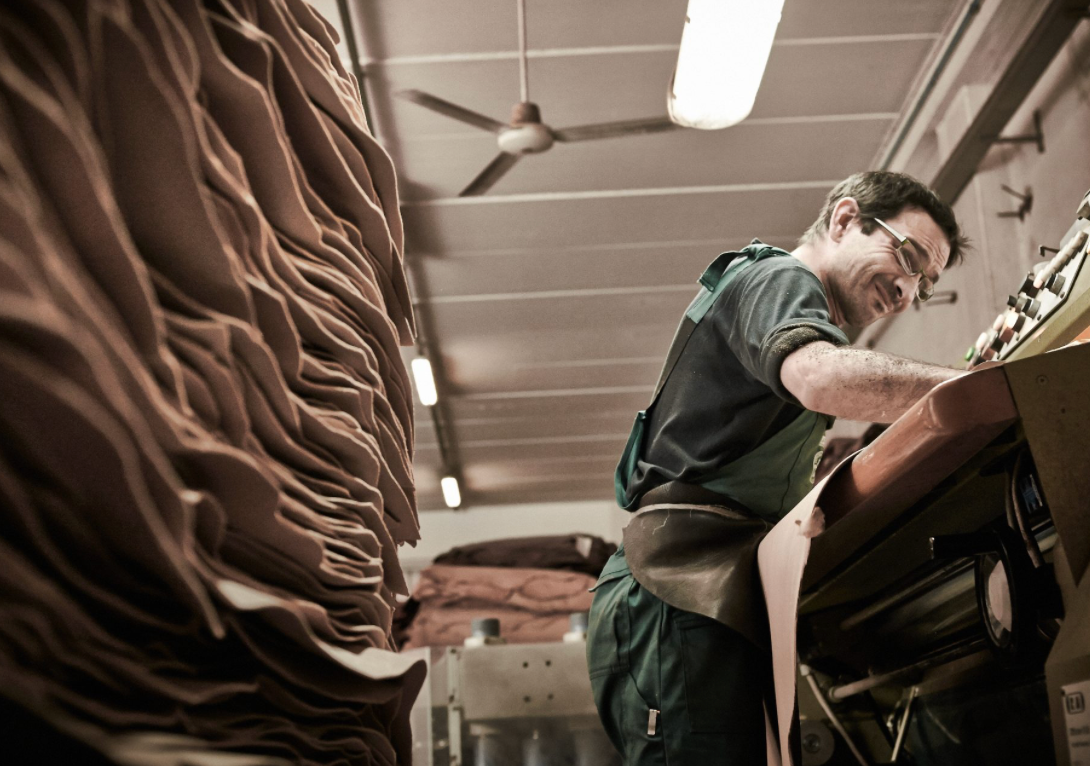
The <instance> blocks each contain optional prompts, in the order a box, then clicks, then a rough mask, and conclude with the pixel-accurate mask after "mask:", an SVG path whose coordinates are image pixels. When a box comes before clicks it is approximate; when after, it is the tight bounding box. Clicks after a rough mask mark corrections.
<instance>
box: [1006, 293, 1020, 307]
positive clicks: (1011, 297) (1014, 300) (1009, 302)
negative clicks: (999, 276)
mask: <svg viewBox="0 0 1090 766" xmlns="http://www.w3.org/2000/svg"><path fill="white" fill-rule="evenodd" d="M1017 302H1018V296H1016V295H1008V296H1007V305H1008V306H1010V307H1011V308H1014V304H1016V303H1017Z"/></svg>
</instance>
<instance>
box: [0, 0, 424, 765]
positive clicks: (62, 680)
mask: <svg viewBox="0 0 1090 766" xmlns="http://www.w3.org/2000/svg"><path fill="white" fill-rule="evenodd" d="M403 237H404V234H403V229H402V224H401V220H400V213H399V210H398V195H397V187H396V179H395V178H394V175H393V166H392V164H391V162H390V159H389V157H388V156H387V155H386V153H385V152H384V150H383V149H382V148H381V147H380V146H379V145H378V144H377V143H376V142H375V140H374V139H373V138H372V136H371V135H370V133H369V131H368V129H367V126H366V122H365V118H364V115H363V111H362V106H361V104H360V102H359V97H358V83H355V82H354V80H352V78H351V76H350V75H349V74H348V73H347V72H346V71H345V70H344V67H343V66H342V65H341V64H340V62H339V60H338V59H337V54H336V47H335V43H334V40H333V39H332V37H331V28H330V27H329V26H328V25H327V24H325V23H324V22H323V21H322V20H321V19H320V18H319V17H318V16H317V15H316V14H315V13H314V12H313V11H312V10H311V9H310V8H309V6H307V5H306V4H305V3H303V2H287V1H286V0H270V2H261V3H246V2H237V3H234V2H218V1H214V0H209V2H207V3H206V2H202V1H201V0H178V2H167V1H166V0H75V1H74V2H64V3H62V2H59V1H58V0H38V2H35V3H23V4H15V5H14V6H13V7H7V6H5V7H4V8H3V9H2V10H0V432H2V433H3V434H4V438H3V439H2V440H0V560H2V561H3V562H4V566H3V567H0V688H2V689H3V695H4V697H5V704H11V705H14V706H16V707H18V708H19V709H20V710H21V711H23V713H24V714H25V715H26V716H28V717H30V718H35V717H36V718H38V719H40V720H42V722H43V726H44V728H45V729H47V730H51V731H55V732H57V736H56V738H55V740H56V743H57V753H58V754H59V753H62V752H65V750H64V748H63V743H62V739H63V738H65V737H67V738H69V739H70V740H74V741H78V742H82V743H84V744H85V745H87V746H89V747H90V748H91V749H92V750H93V751H95V752H97V753H100V754H102V755H103V756H104V757H105V758H106V759H107V760H109V761H112V762H115V763H133V764H136V763H141V764H145V763H161V764H179V765H180V764H182V763H186V764H209V765H210V764H224V765H225V766H227V765H228V764H240V765H241V764H243V763H247V764H265V763H268V764H272V763H298V764H320V763H343V762H352V763H368V764H370V763H375V764H394V763H398V762H406V761H407V760H408V757H409V756H408V753H409V750H410V749H411V738H410V732H409V730H408V711H409V708H410V707H411V705H412V702H413V699H414V698H415V696H416V694H417V692H418V691H419V689H420V687H421V684H422V683H423V680H424V668H423V665H422V664H420V663H414V662H410V661H408V660H407V659H406V658H405V657H403V656H401V655H399V654H397V652H396V646H395V645H394V643H393V639H392V614H393V606H394V594H395V593H405V592H406V585H405V580H404V577H403V575H402V572H401V568H400V565H399V563H398V560H397V546H398V545H400V544H402V543H405V542H415V541H416V540H417V539H418V537H419V530H418V525H417V519H416V509H415V501H414V496H413V495H414V488H413V477H412V468H411V466H412V462H411V458H412V447H413V423H412V402H411V398H410V391H411V389H410V385H409V381H408V375H407V371H406V369H405V367H404V365H403V363H402V361H401V357H400V350H399V345H400V344H401V343H405V342H408V341H410V340H411V333H412V327H413V320H412V310H411V304H410V301H409V299H408V290H407V282H406V278H405V274H404V270H403V263H402V252H403ZM27 728H28V730H29V729H30V728H32V727H27ZM9 734H16V735H17V733H9ZM9 739H10V738H9ZM52 740H53V738H49V737H46V738H43V739H42V741H41V742H39V745H38V747H37V755H38V757H39V758H40V759H42V760H50V753H49V745H50V742H51V741H52ZM8 746H9V748H12V749H14V750H17V749H18V739H17V736H16V738H15V739H13V740H11V741H9V743H8ZM54 760H55V759H54ZM61 760H63V758H62V759H61Z"/></svg>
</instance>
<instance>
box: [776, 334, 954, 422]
mask: <svg viewBox="0 0 1090 766" xmlns="http://www.w3.org/2000/svg"><path fill="white" fill-rule="evenodd" d="M962 374H964V370H953V369H950V368H948V367H939V366H937V365H933V364H924V363H922V362H914V361H912V360H911V359H903V358H901V357H899V356H892V355H890V354H883V353H880V352H878V351H868V350H866V349H861V348H852V347H850V346H834V345H833V344H832V343H828V342H826V341H815V342H814V343H807V344H806V345H805V346H802V347H801V348H799V349H798V350H796V351H793V352H792V353H791V354H790V355H789V356H788V357H787V358H786V359H785V360H784V362H783V366H782V367H781V368H780V381H781V382H782V383H783V385H784V388H786V389H787V390H788V391H790V392H791V394H792V395H794V397H795V398H796V399H798V400H799V402H800V403H801V404H802V406H803V407H805V408H806V409H808V410H812V411H814V412H823V413H825V414H827V415H835V416H837V417H841V418H848V419H849V420H866V421H870V422H872V423H892V422H893V421H894V420H896V419H897V418H899V417H900V416H901V415H903V414H904V413H905V411H906V410H908V409H909V408H910V407H911V406H912V405H913V404H915V403H916V402H917V401H919V400H920V399H921V398H922V397H923V396H924V395H925V394H926V393H927V392H928V391H930V390H931V389H932V388H934V387H935V386H937V385H938V384H939V383H942V382H944V381H947V380H950V379H951V378H956V377H957V376H958V375H962Z"/></svg>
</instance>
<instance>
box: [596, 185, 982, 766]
mask: <svg viewBox="0 0 1090 766" xmlns="http://www.w3.org/2000/svg"><path fill="white" fill-rule="evenodd" d="M965 246H966V243H965V240H964V238H963V236H962V235H961V232H960V231H959V228H958V225H957V222H956V220H955V218H954V215H953V212H952V211H951V210H950V208H949V206H947V205H946V204H945V203H943V202H942V201H941V200H939V199H938V197H937V196H935V194H934V193H933V192H932V191H931V190H929V189H928V188H927V187H925V186H924V185H922V184H920V183H919V182H918V181H916V180H915V179H912V178H910V177H909V176H905V175H902V174H898V173H887V172H870V173H860V174H857V175H854V176H851V177H850V178H848V179H846V180H845V181H843V182H841V183H840V184H838V185H837V186H836V187H835V188H834V189H833V190H832V191H831V192H830V193H829V195H828V197H827V198H826V201H825V205H824V207H823V209H822V210H821V213H820V215H819V216H818V218H817V220H816V221H815V222H814V223H813V225H812V226H811V227H810V228H809V230H808V231H807V232H806V233H805V234H804V235H803V237H802V239H801V241H800V243H799V246H798V247H797V248H796V249H795V250H794V252H792V253H787V252H785V251H783V250H779V249H777V248H772V247H769V246H767V245H764V244H762V243H760V242H758V241H756V240H754V242H753V244H751V245H750V246H749V247H747V248H745V249H744V250H742V251H740V252H738V253H725V254H723V255H722V256H720V257H719V258H718V259H716V261H715V262H714V263H713V264H712V266H710V267H709V268H708V270H707V271H706V272H705V273H704V275H703V276H702V277H701V280H700V281H701V285H702V289H701V292H700V294H699V295H698V296H697V298H696V299H695V300H694V301H693V303H692V304H691V305H690V307H689V310H688V311H687V312H686V317H685V318H684V319H683V321H682V324H681V327H680V328H679V329H678V334H677V337H675V339H674V344H673V346H672V347H671V350H670V355H669V357H668V358H667V362H666V365H665V367H664V369H663V374H662V378H661V379H660V382H659V386H658V387H657V389H656V395H655V397H654V399H653V401H652V405H651V406H650V407H648V410H647V411H646V412H644V413H640V416H639V417H638V418H637V422H636V426H635V427H634V429H633V433H632V436H631V437H630V439H629V443H628V445H627V447H626V450H625V454H624V455H623V456H622V459H621V463H620V465H619V466H618V469H617V477H616V485H617V499H618V502H619V503H620V504H621V506H622V507H624V508H626V509H628V510H632V511H635V512H636V513H635V515H634V517H633V519H632V522H631V523H630V524H629V526H628V528H627V529H626V530H625V541H624V545H623V546H622V547H621V550H619V551H618V552H617V554H616V555H615V556H614V557H613V558H611V559H610V561H609V563H608V564H607V565H606V567H605V569H604V570H603V572H602V575H601V577H600V578H599V580H598V584H597V585H596V586H595V597H594V604H593V606H592V608H591V614H590V629H589V633H588V638H587V658H588V663H589V669H590V674H591V685H592V687H593V689H594V695H595V702H596V704H597V705H598V710H599V714H600V716H601V718H602V721H603V723H604V725H605V728H606V731H607V733H608V734H609V736H610V738H611V739H612V741H613V743H614V745H615V746H616V747H617V749H618V750H619V751H621V753H622V754H623V756H624V760H625V764H626V765H627V766H633V765H635V764H639V765H640V766H643V765H644V764H662V766H666V765H667V764H669V766H714V765H717V764H730V765H731V766H734V765H735V764H746V765H747V766H748V765H749V764H754V765H755V764H764V763H765V757H766V754H765V735H764V731H765V728H764V709H763V701H764V699H765V697H766V690H767V689H768V687H769V686H770V682H771V667H770V658H769V655H768V649H767V642H768V634H767V631H768V627H767V619H766V616H765V614H764V611H763V609H764V602H763V597H762V595H761V592H760V585H759V582H758V580H757V575H756V566H755V553H756V546H757V544H758V543H759V542H760V540H761V538H762V537H763V536H764V534H765V533H766V532H767V531H768V529H770V528H771V525H772V524H774V523H775V522H776V521H778V520H779V519H780V518H782V517H783V516H784V515H785V514H786V513H787V512H788V511H790V510H791V508H792V507H793V506H794V505H795V504H796V503H797V502H798V501H799V500H801V499H802V497H803V496H804V495H805V494H806V492H807V491H808V490H809V489H810V487H811V486H812V482H813V470H814V466H815V465H816V462H817V460H818V458H819V457H820V444H821V440H822V437H823V435H824V432H825V430H826V429H827V428H828V426H829V425H831V423H832V419H833V417H846V418H850V419H852V420H863V421H872V422H876V423H889V422H892V421H893V420H895V419H896V418H897V417H899V416H900V415H901V414H902V413H904V412H905V411H906V410H907V409H908V408H909V407H911V406H912V405H913V404H914V403H915V402H916V401H917V400H918V399H920V398H921V397H922V396H924V395H925V394H926V393H927V392H928V391H930V390H931V388H933V387H934V386H936V385H937V384H939V383H942V382H943V381H945V380H948V379H949V378H952V377H954V376H956V375H958V374H959V371H956V370H952V369H947V368H944V367H937V366H934V365H929V364H921V363H918V362H913V361H909V360H907V359H901V358H898V357H894V356H890V355H888V354H882V353H879V352H874V351H867V350H863V349H855V348H851V347H850V346H849V345H848V338H847V336H846V335H845V334H844V332H843V330H842V328H843V327H845V326H849V325H850V326H854V327H865V326H866V325H869V324H871V323H872V322H874V321H876V320H878V319H880V318H882V317H884V316H889V315H892V314H898V313H900V312H902V311H904V310H905V309H907V308H908V306H909V305H910V304H911V303H912V301H913V299H919V300H926V299H927V298H929V297H930V296H931V294H932V292H933V291H934V286H935V283H936V282H937V281H938V279H939V275H940V274H941V273H942V271H943V270H944V269H945V268H946V267H947V265H949V264H955V263H957V262H958V261H959V260H960V259H961V256H962V251H963V250H964V248H965ZM772 717H773V719H774V717H775V716H774V715H773V716H772Z"/></svg>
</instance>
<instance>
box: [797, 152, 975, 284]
mask: <svg viewBox="0 0 1090 766" xmlns="http://www.w3.org/2000/svg"><path fill="white" fill-rule="evenodd" d="M845 197H851V198H852V199H854V200H855V201H856V202H857V203H858V204H859V215H860V217H861V218H862V219H863V223H862V226H863V233H864V234H870V233H871V232H872V231H874V227H875V226H877V224H876V223H875V222H874V221H872V220H870V219H872V218H882V219H886V218H895V217H896V216H897V215H898V214H899V213H900V212H901V211H902V210H904V209H905V208H908V207H915V208H919V209H920V210H922V211H924V212H925V213H927V214H928V215H929V216H931V218H932V220H934V222H935V223H936V224H938V227H939V228H940V229H942V233H943V234H945V235H946V239H947V240H948V241H949V242H950V259H949V260H948V261H947V264H946V265H947V266H948V267H949V266H956V265H957V264H958V263H960V262H961V260H962V256H963V255H964V253H965V250H966V249H968V247H969V240H968V238H967V237H966V236H965V235H964V234H962V233H961V229H960V228H959V227H958V222H957V219H956V218H954V211H953V210H951V209H950V206H949V205H947V204H946V203H945V202H943V201H942V200H941V199H939V196H938V195H937V194H935V192H933V191H931V189H929V188H927V186H925V185H924V184H922V183H920V182H919V181H917V180H916V179H915V178H913V177H912V176H909V175H905V174H904V173H892V172H890V171H887V170H871V171H868V172H866V173H856V174H855V175H852V176H848V177H847V178H845V179H844V180H843V181H841V182H840V183H838V184H837V185H836V186H834V187H833V188H832V190H831V191H830V192H829V194H828V195H827V196H826V197H825V204H824V205H823V206H822V208H821V213H820V214H819V215H818V217H817V220H816V221H814V222H813V223H812V224H810V228H809V229H807V230H806V233H805V234H803V235H802V238H801V239H800V240H799V243H800V244H804V243H807V242H813V241H815V240H817V238H818V237H820V236H821V235H823V234H824V233H825V232H827V231H828V230H829V220H830V219H831V218H832V215H833V208H834V207H836V203H838V202H840V200H842V199H844V198H845Z"/></svg>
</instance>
